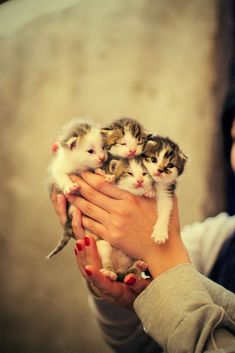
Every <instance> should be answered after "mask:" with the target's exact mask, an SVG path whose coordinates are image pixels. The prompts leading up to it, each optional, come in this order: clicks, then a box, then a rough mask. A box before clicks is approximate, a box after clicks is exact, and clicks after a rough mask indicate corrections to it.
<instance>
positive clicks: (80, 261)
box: [74, 239, 87, 278]
mask: <svg viewBox="0 0 235 353" xmlns="http://www.w3.org/2000/svg"><path fill="white" fill-rule="evenodd" d="M84 247H85V242H84V239H79V240H78V241H77V242H76V246H75V248H74V253H75V256H76V261H77V265H78V268H79V270H80V272H81V274H82V276H83V277H85V278H86V277H87V275H86V272H85V270H84V268H85V266H86V265H87V262H86V254H85V251H84Z"/></svg>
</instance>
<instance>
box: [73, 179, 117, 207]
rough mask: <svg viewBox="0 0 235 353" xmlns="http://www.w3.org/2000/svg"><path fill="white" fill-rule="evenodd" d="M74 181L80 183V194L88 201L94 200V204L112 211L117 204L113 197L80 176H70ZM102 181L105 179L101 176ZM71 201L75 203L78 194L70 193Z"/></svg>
mask: <svg viewBox="0 0 235 353" xmlns="http://www.w3.org/2000/svg"><path fill="white" fill-rule="evenodd" d="M70 177H71V179H72V181H73V182H77V183H79V185H80V189H79V192H80V194H81V195H82V196H83V197H84V198H85V199H86V200H88V201H90V202H92V203H93V204H95V205H97V206H99V207H101V208H103V209H105V210H107V211H108V212H109V211H112V210H113V209H114V208H115V207H116V204H115V203H114V200H113V198H110V197H108V196H106V195H104V194H103V193H101V192H99V191H98V190H96V189H95V188H93V187H92V186H90V185H89V184H88V183H87V182H86V181H84V180H83V179H82V178H80V177H79V176H77V175H71V176H70ZM101 180H102V182H103V183H104V182H105V181H104V179H103V178H102V177H101ZM68 196H69V200H70V202H72V203H74V201H75V199H76V196H75V195H72V194H71V195H68Z"/></svg>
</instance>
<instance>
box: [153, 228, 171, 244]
mask: <svg viewBox="0 0 235 353" xmlns="http://www.w3.org/2000/svg"><path fill="white" fill-rule="evenodd" d="M151 238H152V239H153V241H155V243H157V244H165V242H166V241H167V240H168V232H167V231H166V230H161V229H157V230H154V232H153V234H152V235H151Z"/></svg>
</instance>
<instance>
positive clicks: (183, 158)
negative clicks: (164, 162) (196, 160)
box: [179, 151, 188, 163]
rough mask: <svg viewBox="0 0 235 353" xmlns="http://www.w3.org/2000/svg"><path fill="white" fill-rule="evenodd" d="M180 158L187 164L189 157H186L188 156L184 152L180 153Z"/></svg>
mask: <svg viewBox="0 0 235 353" xmlns="http://www.w3.org/2000/svg"><path fill="white" fill-rule="evenodd" d="M179 156H180V158H181V159H182V161H183V162H184V163H186V162H187V160H188V156H186V154H184V153H183V152H182V151H180V153H179Z"/></svg>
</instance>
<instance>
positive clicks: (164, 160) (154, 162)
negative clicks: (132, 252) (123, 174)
mask: <svg viewBox="0 0 235 353" xmlns="http://www.w3.org/2000/svg"><path fill="white" fill-rule="evenodd" d="M142 156H143V163H144V165H145V167H146V168H147V170H148V172H149V173H150V175H151V176H152V178H153V180H154V181H155V191H156V198H157V215H158V218H157V222H156V224H155V225H154V228H153V233H152V235H151V237H152V239H153V240H154V241H155V242H156V243H158V244H163V243H165V242H166V241H167V239H168V226H169V219H170V214H171V211H172V207H173V197H174V192H175V188H176V184H177V179H178V177H179V175H181V174H182V173H183V171H184V167H185V163H186V161H187V157H186V156H185V155H184V154H183V153H182V151H181V150H180V149H179V146H178V145H177V144H176V143H174V142H173V141H172V140H170V139H169V138H167V137H162V136H157V135H156V136H154V135H153V136H151V138H149V140H148V142H147V143H146V145H145V147H144V150H143V154H142Z"/></svg>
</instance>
